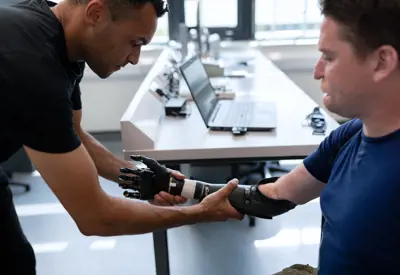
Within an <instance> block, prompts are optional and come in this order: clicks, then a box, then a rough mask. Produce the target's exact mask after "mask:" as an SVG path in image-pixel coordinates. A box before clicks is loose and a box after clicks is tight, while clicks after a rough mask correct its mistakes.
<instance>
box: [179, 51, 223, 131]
mask: <svg viewBox="0 0 400 275" xmlns="http://www.w3.org/2000/svg"><path fill="white" fill-rule="evenodd" d="M180 70H181V73H182V76H183V78H184V79H185V81H186V85H187V86H188V88H189V91H190V93H191V95H192V98H193V101H194V102H195V103H196V105H197V108H198V109H199V112H200V114H201V116H202V117H203V120H204V122H205V124H206V125H208V120H209V118H210V116H211V114H212V112H213V110H214V108H215V105H216V104H217V102H218V98H217V95H216V94H215V92H214V89H213V87H212V85H211V83H210V80H209V78H208V75H207V72H206V70H205V68H204V65H203V63H202V62H201V59H200V57H199V56H198V55H195V56H193V57H191V58H190V59H188V60H187V61H186V62H185V63H183V64H182V65H181V66H180Z"/></svg>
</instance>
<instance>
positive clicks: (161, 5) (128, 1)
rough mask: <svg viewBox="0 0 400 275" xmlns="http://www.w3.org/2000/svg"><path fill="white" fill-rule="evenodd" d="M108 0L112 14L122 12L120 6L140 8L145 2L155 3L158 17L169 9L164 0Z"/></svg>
mask: <svg viewBox="0 0 400 275" xmlns="http://www.w3.org/2000/svg"><path fill="white" fill-rule="evenodd" d="M106 2H108V5H109V8H110V11H111V14H114V11H115V12H116V13H118V12H120V11H121V10H120V8H124V7H127V6H131V7H135V8H136V7H138V8H140V7H141V6H143V5H145V4H152V5H153V7H154V9H155V11H156V14H157V17H158V18H159V17H162V16H163V15H164V14H165V13H166V12H168V11H169V8H168V4H167V2H166V1H164V0H106Z"/></svg>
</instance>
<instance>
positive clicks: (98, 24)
mask: <svg viewBox="0 0 400 275" xmlns="http://www.w3.org/2000/svg"><path fill="white" fill-rule="evenodd" d="M110 20H111V16H110V12H109V10H108V7H107V4H106V3H105V1H101V0H92V1H89V3H88V4H87V6H86V9H85V21H86V23H87V24H89V25H90V26H92V27H95V28H96V29H99V28H100V29H102V28H103V27H104V26H106V25H107V23H108V22H109V21H110Z"/></svg>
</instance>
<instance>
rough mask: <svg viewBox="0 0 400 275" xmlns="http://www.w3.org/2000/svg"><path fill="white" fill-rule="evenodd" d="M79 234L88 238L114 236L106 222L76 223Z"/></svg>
mask: <svg viewBox="0 0 400 275" xmlns="http://www.w3.org/2000/svg"><path fill="white" fill-rule="evenodd" d="M76 225H77V227H78V229H79V232H81V234H82V235H84V236H86V237H91V236H98V237H109V236H112V235H113V233H112V232H111V230H110V227H109V226H107V223H105V222H93V223H88V222H84V223H82V222H81V223H76Z"/></svg>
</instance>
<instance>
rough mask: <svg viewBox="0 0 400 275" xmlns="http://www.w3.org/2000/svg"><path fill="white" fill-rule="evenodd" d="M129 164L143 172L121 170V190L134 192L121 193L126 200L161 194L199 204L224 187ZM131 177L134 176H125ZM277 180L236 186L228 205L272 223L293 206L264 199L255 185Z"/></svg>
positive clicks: (152, 164)
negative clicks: (194, 201) (175, 196)
mask: <svg viewBox="0 0 400 275" xmlns="http://www.w3.org/2000/svg"><path fill="white" fill-rule="evenodd" d="M131 158H132V159H133V160H138V161H142V162H143V163H144V164H145V165H146V166H147V168H145V169H130V168H122V169H121V173H124V174H121V175H120V179H121V180H123V181H126V182H127V183H123V184H120V186H121V187H122V188H125V189H132V190H133V191H134V192H127V191H126V192H124V195H125V196H126V197H131V198H137V199H142V200H149V199H151V198H153V197H154V195H155V194H157V193H159V192H161V191H165V192H167V193H169V194H171V195H179V196H182V197H184V198H187V199H196V200H202V199H204V198H205V197H206V196H208V195H209V194H212V193H214V192H216V191H218V190H219V189H221V188H222V187H224V186H225V185H226V184H216V183H206V182H202V181H196V180H190V179H184V180H181V179H177V178H175V177H173V175H172V174H171V172H170V171H169V170H168V168H166V167H165V166H162V165H160V164H159V163H158V162H157V161H155V160H153V159H150V158H147V157H143V156H131ZM126 173H128V174H134V175H135V176H128V175H125V174H126ZM277 179H278V177H271V178H266V179H263V180H261V181H259V182H258V183H257V184H255V185H240V184H239V185H238V187H237V188H235V190H233V192H232V193H231V194H230V195H229V202H230V203H231V205H232V206H233V207H234V208H236V209H237V210H238V211H239V212H241V213H242V214H247V215H250V216H254V217H259V218H264V219H272V218H273V217H275V216H278V215H281V214H283V213H286V212H288V211H290V210H291V209H293V208H295V207H296V204H294V203H292V202H290V201H287V200H275V199H271V198H269V197H267V196H265V195H264V194H263V193H261V191H260V190H259V188H258V187H259V185H262V184H268V183H272V182H275V181H276V180H277Z"/></svg>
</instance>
